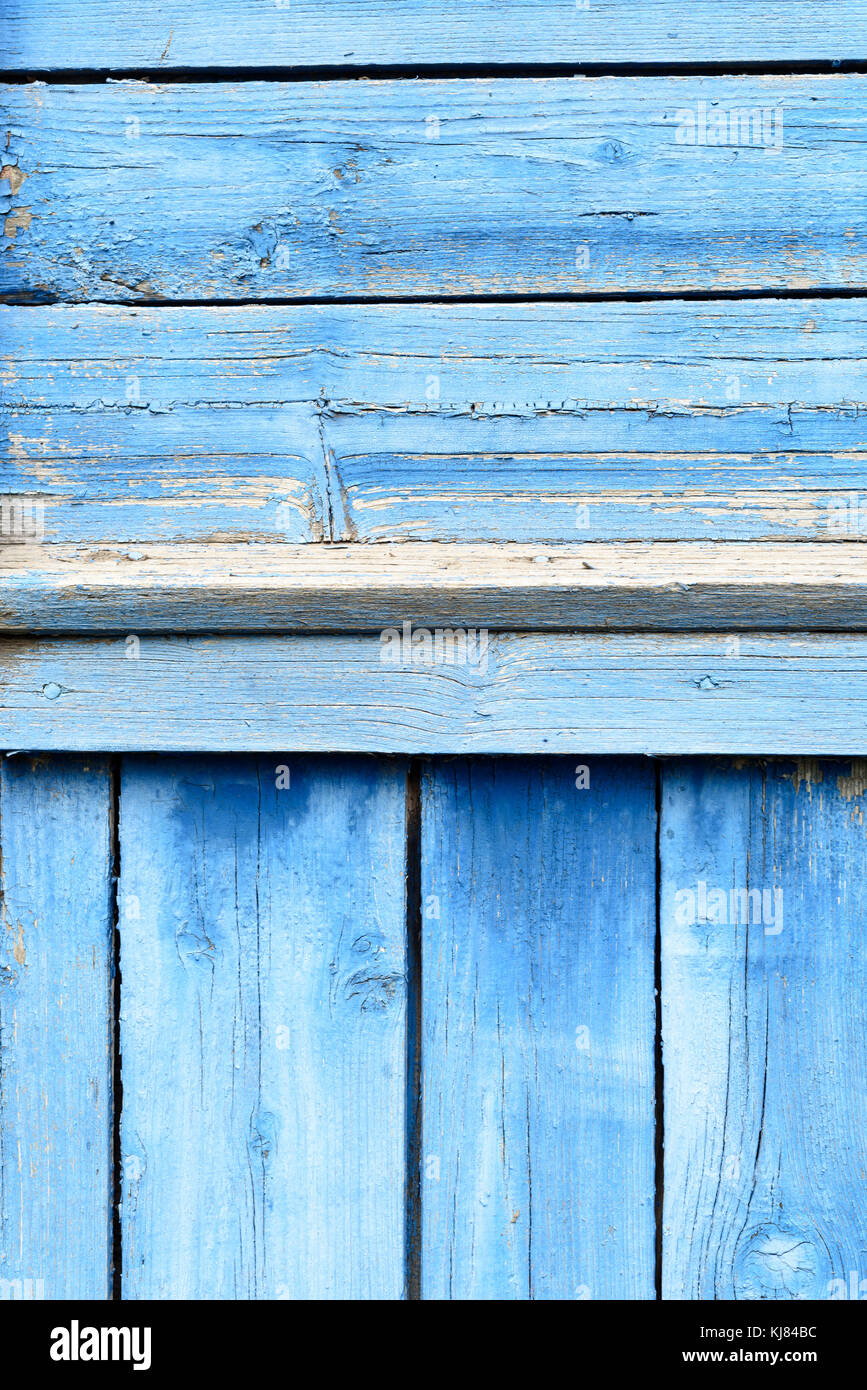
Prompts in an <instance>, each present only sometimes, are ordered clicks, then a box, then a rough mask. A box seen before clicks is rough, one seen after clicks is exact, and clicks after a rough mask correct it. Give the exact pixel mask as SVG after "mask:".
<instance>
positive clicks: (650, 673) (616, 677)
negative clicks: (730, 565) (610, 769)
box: [0, 634, 867, 779]
mask: <svg viewBox="0 0 867 1390" xmlns="http://www.w3.org/2000/svg"><path fill="white" fill-rule="evenodd" d="M404 655H405V656H406V653H404ZM429 655H430V653H428V656H429ZM435 655H436V654H435V653H434V657H435ZM464 655H465V656H466V657H467V658H470V657H471V658H472V659H467V660H464V661H463V662H462V663H459V664H453V665H449V664H446V663H444V662H442V661H440V662H439V664H437V663H436V661H435V660H434V661H428V662H426V663H423V662H420V661H412V660H410V659H409V657H408V656H407V659H406V660H405V662H404V664H400V661H401V660H402V654H401V653H400V651H399V650H397V651H395V650H394V649H393V648H392V647H385V646H384V645H383V644H382V643H381V642H380V641H379V639H378V638H376V637H373V636H370V637H363V636H358V637H283V638H276V637H271V638H268V637H251V636H244V637H228V636H226V637H217V636H211V637H190V638H184V637H152V638H148V637H143V638H141V639H140V640H138V639H135V638H127V639H124V638H117V639H115V640H110V639H107V638H84V639H78V640H69V639H67V640H64V639H43V640H33V639H31V640H14V639H5V640H3V641H2V642H0V747H2V748H5V749H7V750H15V749H30V750H36V749H79V750H85V751H96V750H100V751H109V750H122V749H126V750H140V751H180V750H189V751H199V752H207V751H212V750H213V751H242V750H247V751H266V752H271V751H273V752H275V753H279V752H280V751H281V750H282V752H284V753H285V752H290V753H291V752H292V751H296V752H301V751H307V752H329V751H333V752H346V751H359V752H394V753H469V752H473V753H491V754H495V753H555V752H560V753H576V754H582V753H583V754H593V753H621V754H622V753H649V754H671V755H674V754H687V753H689V754H698V753H744V754H748V753H750V754H757V755H760V754H768V755H773V754H780V755H797V756H800V755H802V754H804V753H805V750H807V751H809V753H810V754H811V755H812V756H818V755H824V754H827V755H829V756H830V755H841V756H848V755H851V756H853V757H859V758H863V757H864V756H865V754H867V636H857V637H844V636H831V635H813V636H808V637H804V636H801V637H786V636H781V635H772V636H768V635H766V634H757V635H745V636H741V635H736V634H732V635H728V636H721V635H717V636H711V635H707V634H704V635H697V636H684V635H681V636H677V635H672V634H664V635H660V636H650V635H648V636H641V637H637V636H632V635H621V636H599V635H591V636H581V635H560V634H548V635H543V634H536V635H529V634H506V635H501V636H495V637H491V638H490V639H489V642H488V644H487V645H484V644H482V643H478V642H476V643H475V644H471V645H470V646H468V647H467V648H466V650H465V653H464ZM395 657H396V658H397V661H396V662H395V661H394V660H393V658H395ZM284 760H285V759H283V758H279V759H278V761H284ZM859 775H860V776H861V777H862V779H863V771H862V772H860V773H859Z"/></svg>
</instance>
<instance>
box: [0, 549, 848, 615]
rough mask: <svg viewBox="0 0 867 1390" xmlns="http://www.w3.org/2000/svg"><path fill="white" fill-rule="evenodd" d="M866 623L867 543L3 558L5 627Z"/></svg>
mask: <svg viewBox="0 0 867 1390" xmlns="http://www.w3.org/2000/svg"><path fill="white" fill-rule="evenodd" d="M404 623H408V624H409V623H415V624H423V625H425V626H426V627H428V628H432V627H445V628H453V627H477V626H481V627H490V628H494V629H504V628H505V629H508V628H524V629H527V630H536V629H562V628H590V629H596V628H598V629H603V630H607V631H617V630H618V629H620V630H622V629H633V628H644V629H646V630H654V629H656V630H670V629H676V628H680V629H687V630H690V629H691V630H701V629H703V628H707V629H720V628H721V629H728V628H734V629H737V630H740V631H748V630H751V629H766V628H769V627H770V628H780V629H790V628H795V629H801V628H810V627H814V628H827V629H841V628H842V629H843V630H845V631H848V630H849V629H850V628H852V627H864V626H867V548H865V546H864V544H863V542H860V541H856V542H841V543H840V544H838V545H835V546H831V545H807V544H801V543H788V544H785V545H772V544H768V545H765V546H756V545H739V544H736V543H735V542H733V541H732V542H728V543H727V544H725V545H713V544H709V543H707V542H695V543H692V542H686V541H683V542H680V543H678V544H675V545H670V544H667V543H665V542H657V543H655V544H651V545H605V544H603V543H599V542H596V543H594V544H590V545H579V546H574V545H573V546H551V547H539V546H526V545H508V544H506V545H443V544H441V543H439V542H430V543H427V542H426V543H419V544H416V545H396V546H391V547H383V546H363V545H362V546H359V545H349V546H339V545H331V546H288V545H287V546H284V547H278V546H268V547H264V548H263V549H262V550H260V551H258V552H255V553H253V554H251V553H250V552H249V551H248V550H247V549H246V548H245V547H243V546H219V545H204V546H182V547H179V548H177V549H175V548H173V547H166V546H161V547H157V546H151V547H148V549H147V550H146V551H140V550H129V549H128V548H126V547H113V548H111V549H107V548H102V549H99V550H97V551H95V552H87V551H85V552H84V553H82V551H81V550H80V549H79V548H77V547H76V548H75V549H74V550H69V549H66V548H63V547H54V548H53V549H48V550H46V549H42V548H40V547H38V546H30V545H9V546H7V547H5V548H4V549H0V630H3V631H5V632H6V633H24V632H56V631H67V632H68V631H73V632H76V631H77V632H126V633H130V632H133V633H135V632H158V631H166V630H168V631H170V632H177V631H190V630H192V631H200V632H203V631H214V632H231V631H246V632H269V631H273V632H291V631H308V632H309V631H337V632H339V631H372V630H379V631H383V630H385V629H389V630H392V629H397V628H402V626H403V624H404Z"/></svg>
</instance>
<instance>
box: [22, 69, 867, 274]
mask: <svg viewBox="0 0 867 1390" xmlns="http://www.w3.org/2000/svg"><path fill="white" fill-rule="evenodd" d="M865 82H867V78H865V77H862V76H855V75H853V76H836V77H761V78H753V77H742V78H707V77H704V78H702V77H689V78H681V77H677V78H574V79H552V80H549V81H546V82H531V81H527V80H521V79H519V80H513V79H502V80H496V81H491V80H475V81H466V80H464V81H414V82H406V81H399V82H371V81H358V82H327V83H322V82H320V83H257V82H252V83H241V84H237V83H234V84H233V83H226V84H220V85H218V86H214V85H213V84H209V83H203V84H199V83H196V84H192V85H190V84H177V83H172V84H167V85H163V86H159V85H154V84H149V83H142V82H121V83H115V84H109V85H105V84H99V83H98V84H88V85H83V86H61V85H57V86H54V85H52V86H51V87H47V86H45V85H43V84H35V85H33V84H28V85H16V86H6V87H5V88H3V89H2V93H0V104H2V108H3V110H4V113H5V115H4V123H5V129H6V130H7V132H8V137H7V142H6V149H5V155H4V159H5V166H4V167H5V168H6V182H7V188H8V193H7V195H6V197H5V199H4V208H3V212H4V217H5V220H4V228H5V236H4V255H3V264H2V269H0V292H2V293H3V294H4V295H7V296H9V295H13V296H23V297H25V298H27V297H30V298H34V297H35V298H36V299H39V298H42V299H44V298H45V297H52V298H59V299H61V300H72V301H81V300H87V299H94V298H97V299H105V300H113V301H127V302H134V301H136V300H143V299H144V300H147V299H154V298H168V299H177V298H181V299H184V300H190V299H194V300H207V299H213V298H220V299H234V300H245V301H249V300H255V299H262V298H267V297H269V296H271V297H273V296H289V297H293V298H301V299H306V298H310V297H311V296H328V295H353V296H394V295H401V296H419V297H425V296H427V295H431V294H435V295H461V294H473V295H478V294H480V293H485V294H491V293H504V292H508V293H521V294H539V293H545V294H563V293H569V292H576V291H581V292H588V291H589V292H597V293H598V292H604V293H610V292H612V291H627V290H640V291H643V292H646V291H652V290H660V291H665V292H668V293H671V292H676V291H683V290H704V291H708V290H728V291H730V290H737V289H777V288H786V289H805V290H806V289H814V288H817V287H824V288H828V287H849V288H852V287H860V288H863V287H864V286H865V285H867V274H865V232H864V219H863V216H862V212H863V206H862V189H863V185H862V171H863V165H864V152H865V121H867V102H865V97H864V93H865ZM723 125H724V126H725V129H724V130H723ZM689 140H692V141H693V143H688V141H689ZM714 140H717V141H719V143H716V144H715V143H713V142H714ZM13 189H14V191H13ZM97 210H98V211H97ZM95 214H96V215H98V219H99V229H98V233H97V234H96V235H94V216H95Z"/></svg>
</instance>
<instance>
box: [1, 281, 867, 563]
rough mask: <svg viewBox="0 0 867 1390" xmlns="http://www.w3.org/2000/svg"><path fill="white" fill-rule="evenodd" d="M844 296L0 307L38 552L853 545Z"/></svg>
mask: <svg viewBox="0 0 867 1390" xmlns="http://www.w3.org/2000/svg"><path fill="white" fill-rule="evenodd" d="M865 337H867V322H865V315H864V309H863V305H862V303H861V302H860V301H858V300H838V301H833V300H831V301H824V300H818V301H817V300H808V299H804V300H797V301H787V300H781V301H771V302H761V301H760V302H750V301H742V302H739V303H732V302H727V301H720V302H718V303H714V304H694V303H683V302H680V303H677V302H675V303H643V304H604V305H600V304H593V305H586V304H539V305H484V304H475V305H454V306H441V305H425V306H422V307H418V306H414V305H392V306H365V307H363V308H358V307H353V306H342V305H335V306H330V307H319V306H317V307H313V306H310V307H304V306H294V307H290V308H286V307H283V308H268V307H263V306H257V307H255V308H237V309H234V308H233V309H224V308H223V309H216V308H213V309H177V308H176V309H173V310H171V312H170V313H169V312H166V311H165V310H159V309H155V310H151V309H137V310H131V309H126V308H121V307H114V306H113V307H84V308H70V307H66V306H62V307H57V308H29V309H20V308H0V341H2V344H3V380H4V385H3V402H4V410H3V413H2V415H0V445H2V446H3V449H4V453H7V454H8V459H7V463H6V465H5V471H4V480H3V483H2V488H3V490H4V491H6V492H7V493H9V494H13V493H14V494H19V493H20V494H24V495H26V496H27V497H30V498H32V499H33V500H34V501H38V503H39V505H40V506H41V507H42V509H43V512H42V524H43V540H44V544H45V545H46V546H51V545H56V544H64V545H68V544H81V545H82V546H94V547H100V546H105V545H117V544H131V545H133V546H136V545H141V544H143V543H148V542H150V543H155V542H156V543H163V544H166V543H170V544H173V545H176V544H182V543H206V542H208V541H215V540H226V541H228V540H232V541H235V542H236V543H243V544H245V545H247V544H249V545H250V546H251V548H253V547H260V546H262V547H264V546H266V545H268V544H269V543H273V544H275V545H283V544H285V543H291V544H299V543H303V542H306V541H317V540H320V539H329V540H347V541H348V540H354V541H358V542H362V543H370V542H393V541H400V540H412V541H417V540H445V541H500V540H513V541H527V542H539V543H561V542H567V541H568V542H573V543H574V542H575V541H594V540H603V541H615V540H626V541H629V540H690V539H709V540H714V541H717V540H750V541H752V540H771V539H777V540H779V539H784V538H795V539H799V540H813V541H822V540H827V541H834V540H839V539H844V538H847V537H848V538H850V539H852V538H855V539H857V538H858V537H859V536H863V535H864V534H867V431H865V424H864V421H865V419H867V398H865V385H864V383H865V381H867V361H865V353H864V341H865Z"/></svg>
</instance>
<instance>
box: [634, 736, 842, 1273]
mask: <svg viewBox="0 0 867 1390" xmlns="http://www.w3.org/2000/svg"><path fill="white" fill-rule="evenodd" d="M865 797H867V767H865V765H864V764H863V763H861V762H856V763H839V762H838V763H818V762H816V761H811V760H803V761H800V762H798V763H788V764H780V763H770V764H763V763H758V762H744V761H741V762H738V763H734V764H731V763H701V762H691V763H685V764H677V763H675V764H672V765H670V766H669V767H667V768H666V769H665V771H664V773H663V796H662V820H661V841H660V844H661V865H662V881H661V905H662V923H661V930H662V990H663V1062H664V1073H665V1210H664V1225H663V1236H664V1250H663V1276H664V1295H665V1297H667V1298H700V1299H714V1298H722V1299H727V1298H738V1299H769V1298H770V1299H792V1298H795V1299H801V1298H815V1299H826V1298H829V1297H834V1298H840V1297H842V1298H848V1297H856V1298H857V1297H858V1296H859V1294H858V1292H857V1290H858V1288H859V1281H860V1280H861V1279H862V1278H863V1275H864V1271H865V1268H867V1209H865V1202H864V1184H865V1172H867V1096H865V1088H864V1077H865V1074H867V1042H865V1039H867V1026H865V1024H867V1012H865V1011H867V954H865V949H864V921H865V915H867V875H865V866H867V841H865V829H864V808H865ZM750 893H752V894H753V897H752V898H750V897H746V896H745V895H746V894H750ZM853 1276H854V1280H855V1284H854V1287H855V1289H856V1292H855V1293H854V1294H853V1293H852V1287H853V1284H852V1280H853Z"/></svg>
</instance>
